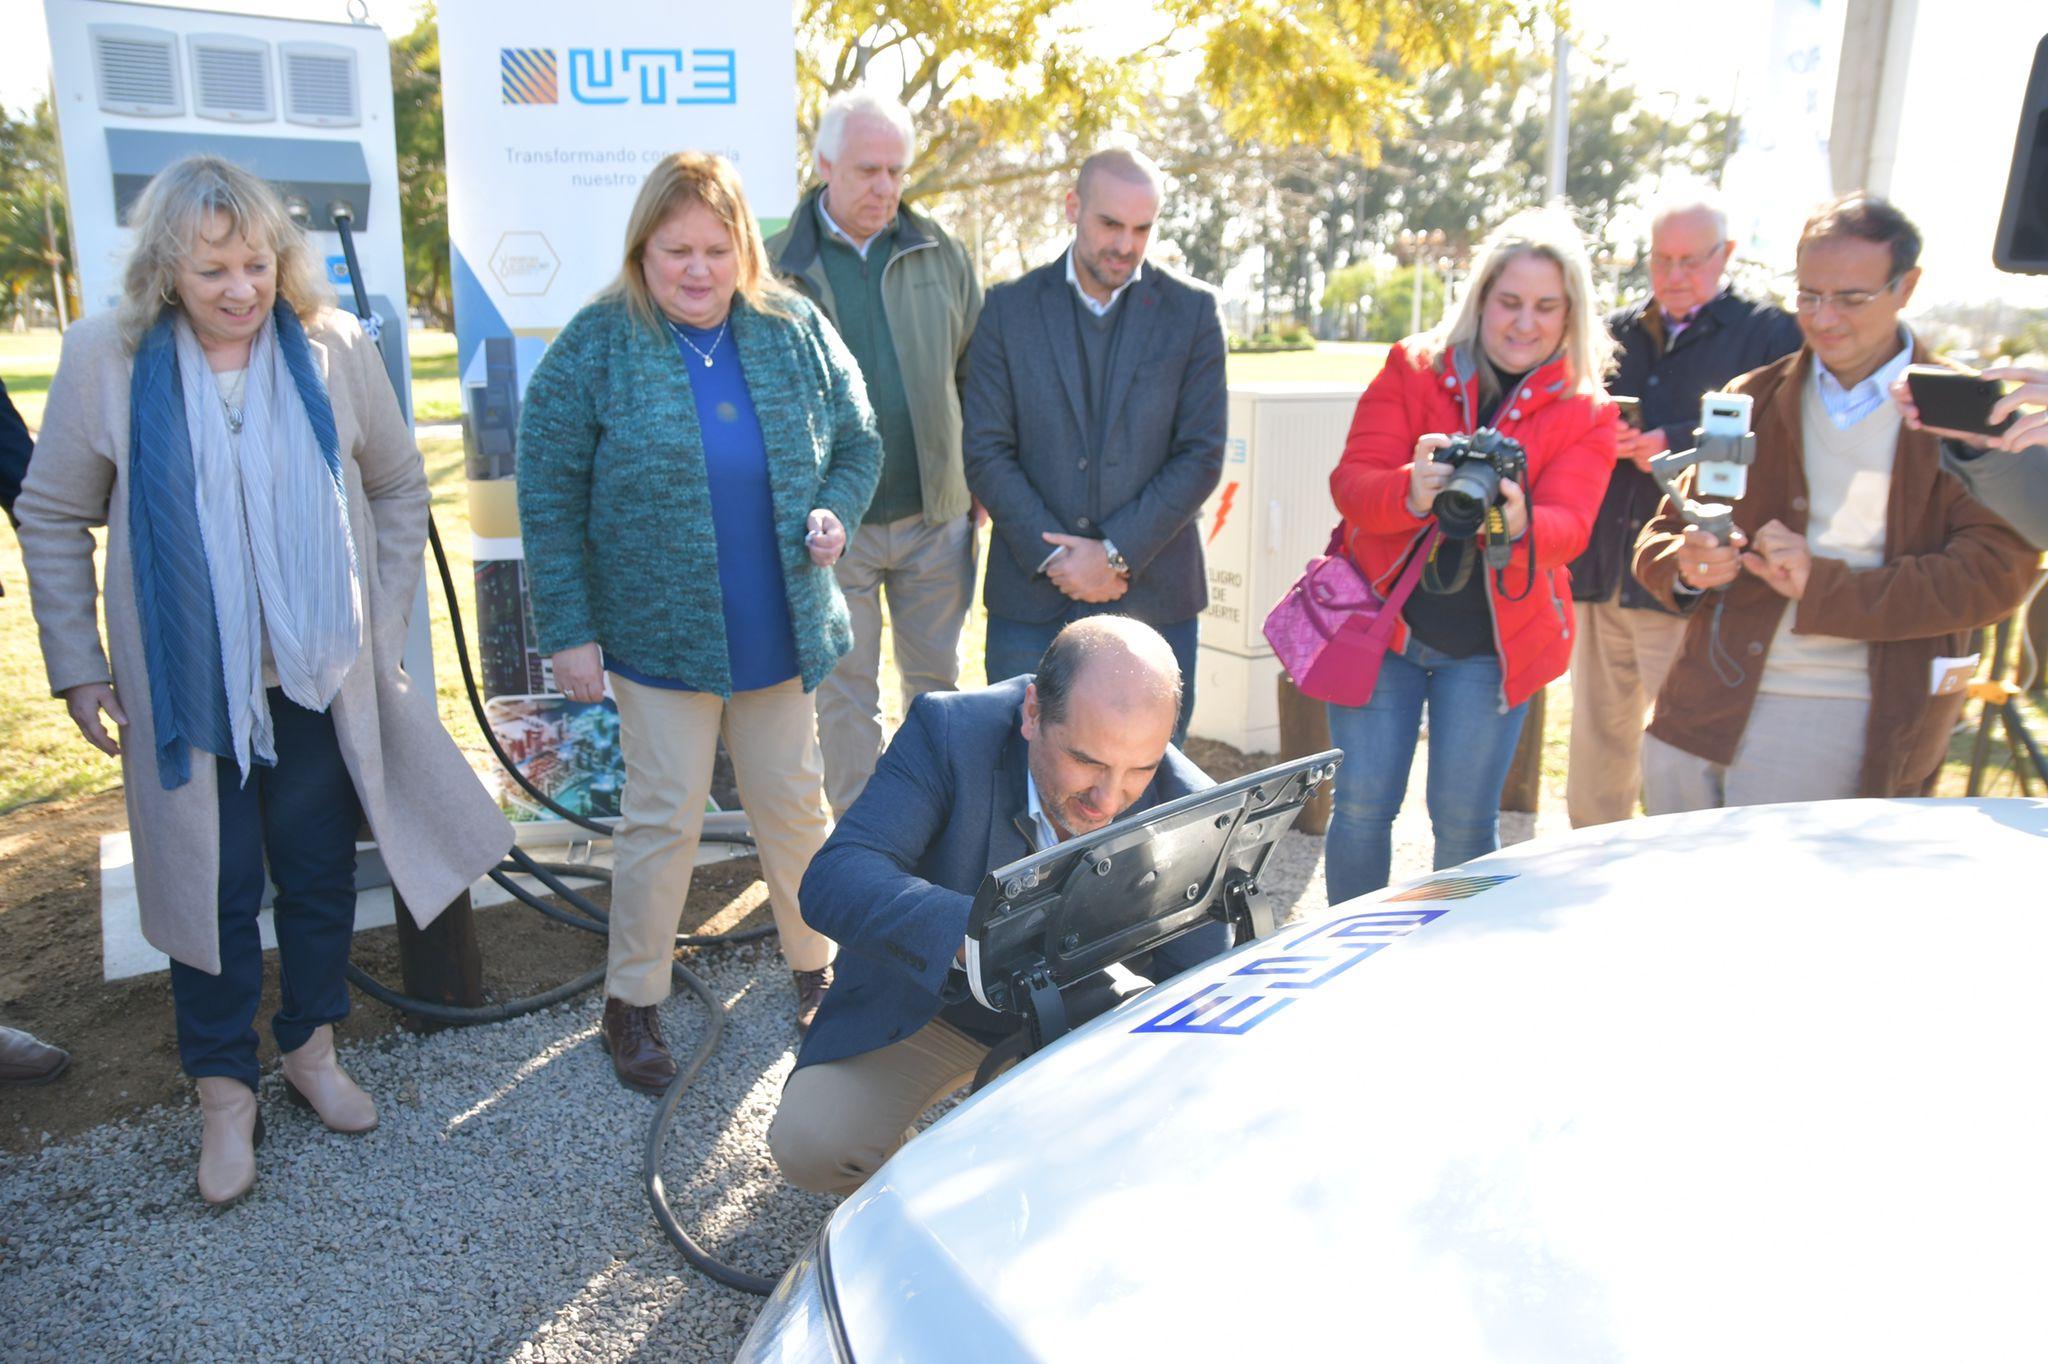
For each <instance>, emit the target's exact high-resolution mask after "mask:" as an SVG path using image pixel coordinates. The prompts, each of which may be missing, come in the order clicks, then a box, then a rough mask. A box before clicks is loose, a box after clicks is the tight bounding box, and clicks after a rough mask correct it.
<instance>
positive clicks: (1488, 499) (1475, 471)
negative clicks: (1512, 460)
mask: <svg viewBox="0 0 2048 1364" xmlns="http://www.w3.org/2000/svg"><path fill="white" fill-rule="evenodd" d="M1499 498H1500V471H1499V470H1498V469H1496V468H1494V467H1493V466H1492V465H1491V464H1489V463H1487V462H1486V461H1485V460H1483V459H1472V460H1467V461H1466V462H1465V463H1463V464H1460V465H1459V466H1458V467H1457V469H1455V470H1454V471H1453V472H1452V474H1451V477H1450V481H1449V482H1447V483H1445V484H1444V486H1443V491H1441V492H1439V493H1438V494H1437V495H1436V501H1435V502H1433V503H1431V504H1430V511H1431V512H1432V513H1434V514H1435V516H1436V524H1437V527H1438V529H1440V530H1441V531H1442V532H1443V534H1444V538H1446V539H1449V540H1469V539H1471V538H1472V537H1473V536H1475V535H1477V534H1478V533H1479V527H1480V525H1481V523H1483V522H1484V521H1485V519H1486V509H1487V508H1488V507H1491V506H1492V505H1493V504H1494V503H1495V502H1496V501H1498V500H1499Z"/></svg>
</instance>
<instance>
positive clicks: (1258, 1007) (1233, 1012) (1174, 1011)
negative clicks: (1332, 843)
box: [1131, 876, 1513, 1037]
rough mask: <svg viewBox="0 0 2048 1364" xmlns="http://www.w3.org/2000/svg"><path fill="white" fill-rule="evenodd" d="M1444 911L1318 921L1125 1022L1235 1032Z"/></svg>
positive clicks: (1462, 893)
mask: <svg viewBox="0 0 2048 1364" xmlns="http://www.w3.org/2000/svg"><path fill="white" fill-rule="evenodd" d="M1511 879H1513V878H1511V877H1506V876H1452V877H1444V878H1442V879H1441V880H1436V881H1428V882H1425V883H1423V884H1422V885H1419V886H1413V887H1411V888H1409V889H1407V890H1404V891H1401V892H1400V893H1399V894H1396V895H1390V896H1388V897H1387V898H1386V899H1384V900H1382V901H1380V903H1381V904H1383V905H1384V904H1390V903H1395V902H1407V903H1413V902H1415V901H1420V900H1469V899H1471V898H1472V897H1473V896H1475V895H1477V894H1479V893H1480V892H1481V891H1485V890H1490V889H1492V888H1493V887H1494V886H1497V885H1499V884H1501V883H1502V882H1503V881H1508V880H1511ZM1448 913H1450V911H1449V910H1447V909H1373V910H1367V911H1365V912H1364V913H1360V914H1347V915H1345V916H1344V917H1343V918H1341V919H1333V920H1332V921H1330V922H1329V923H1325V924H1317V925H1316V926H1315V927H1313V928H1309V929H1305V930H1303V931H1302V932H1300V933H1297V934H1295V935H1293V936H1291V937H1283V938H1281V939H1280V940H1279V941H1277V942H1275V943H1274V945H1273V948H1272V950H1270V951H1267V952H1261V953H1259V954H1258V955H1256V956H1254V957H1252V959H1251V960H1250V961H1247V962H1246V963H1245V964H1244V965H1243V966H1240V967H1238V968H1237V969H1236V970H1235V971H1232V972H1231V973H1230V974H1229V975H1228V976H1226V977H1224V978H1223V979H1222V980H1219V981H1213V982H1211V983H1210V984H1208V985H1204V986H1203V987H1202V988H1201V989H1199V990H1197V991H1195V992H1194V993H1193V994H1191V995H1189V996H1188V997H1187V998H1185V999H1182V1000H1179V1001H1177V1002H1176V1003H1174V1004H1172V1005H1169V1006H1168V1007H1167V1008H1165V1009H1163V1010H1161V1011H1160V1012H1158V1013H1156V1014H1154V1015H1153V1016H1152V1017H1150V1018H1148V1019H1146V1020H1144V1021H1143V1022H1142V1023H1139V1024H1136V1025H1135V1026H1133V1027H1132V1029H1131V1031H1132V1032H1173V1033H1221V1034H1223V1035H1225V1036H1230V1037H1237V1036H1242V1035H1243V1034H1245V1033H1248V1032H1250V1031H1251V1030H1252V1029H1253V1028H1256V1027H1257V1026H1258V1025H1259V1024H1261V1023H1263V1022H1265V1021H1266V1020H1267V1019H1269V1018H1271V1017H1272V1016H1273V1015H1274V1014H1276V1013H1279V1012H1280V1011H1281V1010H1282V1009H1284V1008H1286V1007H1287V1006H1288V1005H1289V1004H1292V1003H1293V1002H1294V1001H1295V1000H1297V999H1299V998H1300V997H1301V996H1302V994H1303V993H1304V992H1306V991H1309V990H1319V989H1321V988H1322V987H1323V986H1325V985H1327V984H1329V983H1330V982H1331V981H1333V980H1335V979H1336V978H1337V977H1338V976H1340V975H1342V974H1344V972H1346V971H1348V970H1350V969H1351V968H1352V967H1354V966H1356V965H1358V963H1360V962H1362V961H1364V960H1365V959H1366V958H1367V957H1369V956H1371V955H1372V954H1373V953H1375V952H1377V951H1379V950H1380V949H1381V948H1383V947H1387V946H1390V945H1392V944H1394V943H1397V942H1399V941H1400V940H1401V939H1403V938H1405V937H1407V936H1408V935H1409V934H1410V933H1413V932H1414V931H1415V930H1416V929H1418V928H1420V927H1422V926H1423V925H1424V924H1426V923H1429V922H1430V921H1431V920H1433V919H1438V918H1441V917H1442V916H1443V915H1445V914H1448Z"/></svg>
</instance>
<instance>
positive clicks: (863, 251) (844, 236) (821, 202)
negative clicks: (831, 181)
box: [818, 191, 888, 260]
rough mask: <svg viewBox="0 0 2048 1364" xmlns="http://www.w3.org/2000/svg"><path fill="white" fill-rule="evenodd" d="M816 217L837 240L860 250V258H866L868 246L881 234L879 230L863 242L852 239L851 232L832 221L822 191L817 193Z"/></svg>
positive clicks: (884, 230) (884, 229) (885, 229)
mask: <svg viewBox="0 0 2048 1364" xmlns="http://www.w3.org/2000/svg"><path fill="white" fill-rule="evenodd" d="M818 217H819V218H820V219H821V220H822V221H823V222H824V224H825V230H826V231H827V232H830V233H831V234H832V235H833V236H835V237H837V238H839V240H841V241H843V242H845V243H846V244H847V245H848V246H850V247H852V248H853V249H854V250H856V251H858V252H860V258H861V259H862V260H866V259H867V258H868V248H869V247H871V246H873V245H874V244H875V237H879V236H881V235H882V233H881V232H877V233H876V234H875V237H869V238H868V239H867V240H866V241H864V242H857V241H855V240H854V239H853V234H851V233H850V232H848V231H847V230H846V229H845V228H843V227H841V226H840V225H839V224H838V223H836V222H834V221H833V219H832V213H831V211H830V210H829V209H827V208H826V207H825V194H824V192H822V191H821V192H820V193H819V195H818ZM882 231H883V232H886V231H888V229H887V228H883V229H882Z"/></svg>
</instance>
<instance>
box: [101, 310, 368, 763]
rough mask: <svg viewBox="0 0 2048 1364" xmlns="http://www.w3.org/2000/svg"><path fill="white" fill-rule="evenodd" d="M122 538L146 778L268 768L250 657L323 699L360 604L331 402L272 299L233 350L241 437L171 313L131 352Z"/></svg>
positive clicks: (272, 753) (263, 707) (304, 693)
mask: <svg viewBox="0 0 2048 1364" xmlns="http://www.w3.org/2000/svg"><path fill="white" fill-rule="evenodd" d="M129 409H130V420H131V422H132V429H131V435H130V443H129V456H128V514H129V544H130V552H131V555H132V558H133V560H134V572H135V596H136V606H137V609H138V612H139V614H140V617H141V626H142V646H143V658H144V662H145V663H146V665H147V668H148V672H149V683H150V686H149V690H150V714H151V717H152V719H153V720H154V722H155V726H156V759H157V776H158V779H159V780H161V781H162V783H163V785H164V787H165V788H166V789H171V788H175V787H179V786H182V785H184V784H185V782H186V781H188V780H190V778H191V754H190V752H189V751H188V750H190V749H193V748H196V749H199V750H201V751H202V752H207V753H215V754H218V755H220V756H221V757H224V758H232V759H233V760H234V761H235V764H236V766H237V767H238V768H239V769H240V770H241V773H242V778H243V780H245V781H246V780H247V779H248V775H249V770H250V767H251V766H252V764H261V765H264V766H271V765H274V764H275V763H276V761H277V751H276V746H275V743H274V740H273V736H272V730H271V719H270V707H269V704H268V701H267V698H266V697H265V695H264V690H265V689H264V674H263V666H264V645H265V643H266V641H267V642H268V644H269V646H270V647H269V652H270V654H271V656H272V657H271V662H272V664H273V665H274V666H275V668H276V670H277V679H278V685H279V686H280V687H282V688H283V689H284V693H285V695H286V696H287V697H289V698H290V699H291V700H292V701H294V702H296V703H297V704H299V705H301V706H304V707H306V708H307V709H309V710H320V711H324V710H326V709H327V707H328V706H329V705H330V704H332V702H333V700H334V697H335V694H336V693H337V692H339V691H340V689H341V682H342V679H343V677H344V676H346V674H347V672H348V670H349V668H350V667H351V666H352V665H353V664H354V662H355V660H356V656H357V654H358V653H359V652H360V651H361V648H362V637H363V603H362V584H361V577H360V574H359V572H358V569H357V561H356V552H355V543H354V538H353V536H352V534H351V532H350V529H349V520H348V483H347V480H346V479H345V478H344V476H343V474H342V469H341V459H340V452H339V445H340V442H339V438H338V436H337V434H336V431H335V424H334V408H333V405H332V404H331V403H330V402H329V400H328V396H327V390H326V387H325V385H324V384H323V383H322V381H321V378H320V371H319V368H318V366H317V365H316V364H315V363H314V360H313V354H312V348H311V347H310V346H309V345H308V344H307V341H306V333H305V329H304V328H303V327H302V326H301V325H300V323H299V319H298V317H297V316H296V315H295V314H294V313H293V312H292V310H291V309H290V308H289V307H287V306H286V305H284V304H283V303H279V304H278V305H277V307H276V308H275V309H273V311H272V315H271V318H270V320H269V321H268V322H266V323H265V325H264V328H263V330H262V331H261V332H260V333H258V335H257V337H256V339H255V341H254V342H253V344H252V345H251V347H250V351H249V365H248V388H247V393H246V401H245V403H244V408H243V412H244V416H243V423H242V430H241V434H240V436H239V438H237V437H236V436H235V435H234V434H233V433H231V432H230V431H229V429H228V425H227V418H226V415H225V413H224V412H223V410H222V407H221V403H220V396H219V390H218V388H217V387H216V386H215V383H214V378H213V371H212V369H211V368H210V367H209V366H208V365H207V363H206V358H205V354H204V352H203V351H202V350H201V349H200V346H199V341H198V338H197V337H195V336H194V335H193V334H192V330H191V327H190V325H189V324H188V323H187V322H186V321H185V320H184V318H183V317H182V315H177V314H168V313H167V314H166V315H165V316H164V317H163V318H161V319H159V320H158V322H157V324H156V325H155V326H154V327H152V328H151V329H150V332H149V334H148V335H147V336H145V337H144V338H143V341H142V344H141V345H140V346H139V347H138V348H137V350H136V354H135V371H134V378H133V380H132V382H131V388H130V393H129Z"/></svg>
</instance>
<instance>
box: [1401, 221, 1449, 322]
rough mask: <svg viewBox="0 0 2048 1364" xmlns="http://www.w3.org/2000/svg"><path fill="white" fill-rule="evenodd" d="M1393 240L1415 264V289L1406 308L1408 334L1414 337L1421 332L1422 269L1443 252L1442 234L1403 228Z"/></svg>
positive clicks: (1439, 229)
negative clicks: (1433, 257) (1434, 256)
mask: <svg viewBox="0 0 2048 1364" xmlns="http://www.w3.org/2000/svg"><path fill="white" fill-rule="evenodd" d="M1394 240H1395V242H1396V243H1398V244H1399V246H1400V248H1401V250H1402V252H1403V253H1404V254H1406V255H1407V256H1409V258H1410V259H1411V260H1413V261H1414V263H1415V288H1414V290H1413V293H1412V296H1411V297H1410V299H1409V308H1408V313H1409V326H1408V334H1409V335H1410V336H1414V335H1415V334H1416V333H1418V332H1420V331H1421V330H1422V277H1423V276H1422V267H1423V266H1424V264H1425V263H1427V262H1428V260H1429V258H1430V257H1431V256H1433V255H1435V254H1436V253H1437V252H1439V251H1441V250H1443V247H1444V241H1445V238H1444V233H1443V229H1442V228H1432V229H1430V230H1429V231H1427V232H1414V231H1410V230H1408V229H1406V228H1404V229H1402V231H1401V232H1400V233H1399V234H1398V235H1397V236H1396V237H1395V238H1394Z"/></svg>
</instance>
